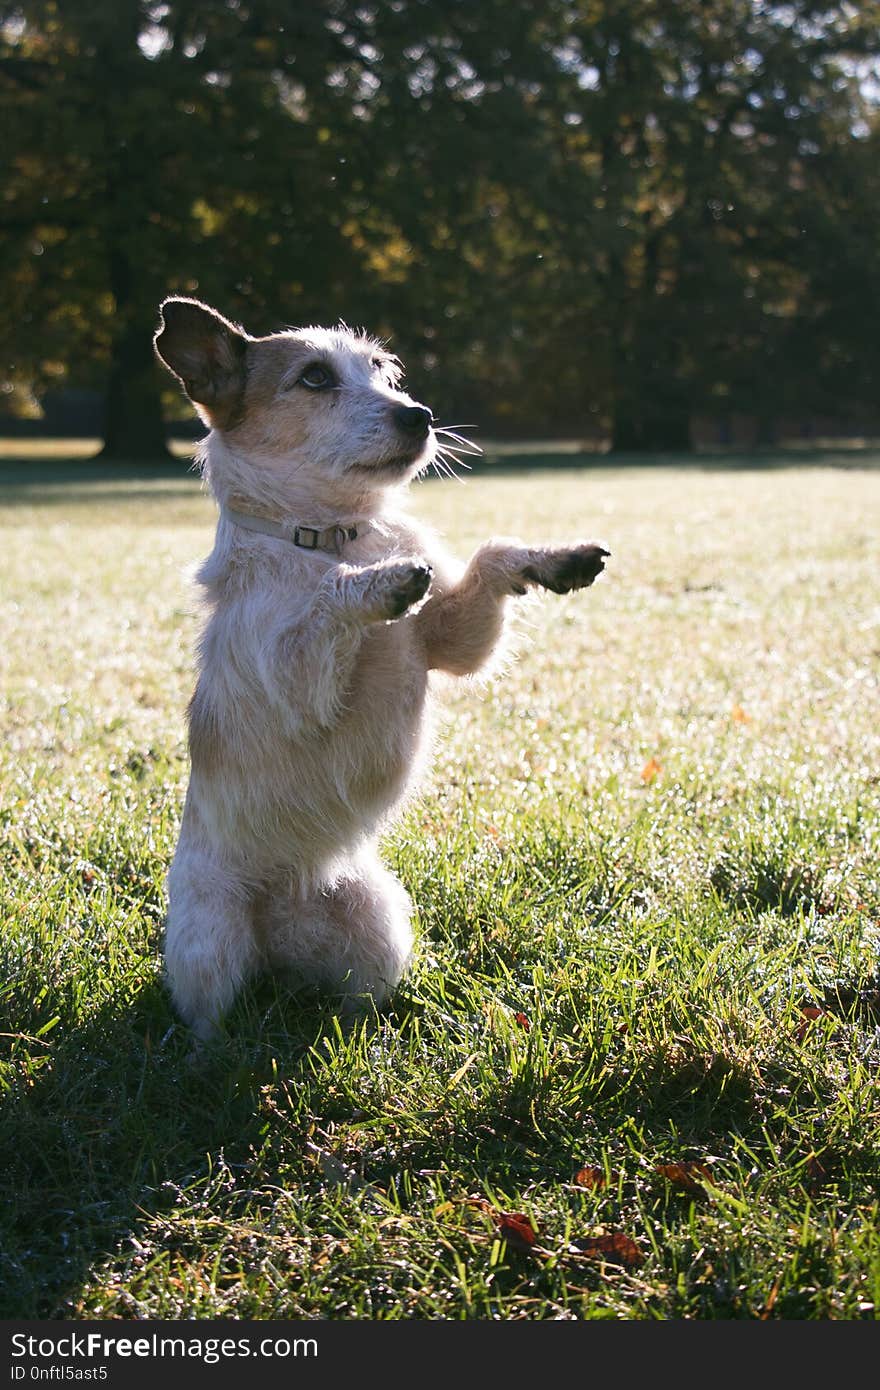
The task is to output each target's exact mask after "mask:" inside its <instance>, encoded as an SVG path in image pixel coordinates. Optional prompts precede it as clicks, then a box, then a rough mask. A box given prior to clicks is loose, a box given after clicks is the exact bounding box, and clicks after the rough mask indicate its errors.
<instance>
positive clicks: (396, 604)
mask: <svg viewBox="0 0 880 1390" xmlns="http://www.w3.org/2000/svg"><path fill="white" fill-rule="evenodd" d="M433 577H434V571H433V569H432V568H431V566H430V565H427V564H424V563H418V562H414V563H410V562H403V563H402V564H399V565H389V566H388V569H387V571H386V582H387V587H386V588H385V589H384V593H383V596H382V597H383V601H384V602H383V608H384V616H385V617H386V618H389V619H393V618H400V617H401V616H402V615H403V614H404V613H405V612H406V611H407V609H408V608H412V606H413V604H414V603H418V601H419V599H420V598H424V596H425V594H426V593H427V592H428V588H429V586H430V583H431V580H432V579H433Z"/></svg>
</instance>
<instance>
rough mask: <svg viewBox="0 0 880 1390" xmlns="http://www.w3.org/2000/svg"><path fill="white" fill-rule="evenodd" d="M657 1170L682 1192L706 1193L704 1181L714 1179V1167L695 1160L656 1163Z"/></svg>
mask: <svg viewBox="0 0 880 1390" xmlns="http://www.w3.org/2000/svg"><path fill="white" fill-rule="evenodd" d="M654 1168H655V1172H657V1173H659V1174H660V1176H661V1178H665V1179H666V1181H667V1182H668V1183H669V1185H670V1186H671V1187H677V1188H679V1189H680V1190H681V1191H682V1192H700V1193H703V1194H704V1195H705V1190H706V1189H705V1188H704V1187H703V1181H702V1180H707V1181H708V1182H711V1181H712V1169H711V1168H710V1167H709V1165H708V1164H707V1163H696V1162H694V1161H693V1160H691V1161H689V1162H687V1163H656V1164H655V1165H654Z"/></svg>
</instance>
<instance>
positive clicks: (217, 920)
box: [165, 843, 262, 1041]
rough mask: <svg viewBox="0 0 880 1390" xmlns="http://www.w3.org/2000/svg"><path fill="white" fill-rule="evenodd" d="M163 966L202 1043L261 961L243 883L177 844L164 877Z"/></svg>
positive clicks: (199, 851) (180, 1008)
mask: <svg viewBox="0 0 880 1390" xmlns="http://www.w3.org/2000/svg"><path fill="white" fill-rule="evenodd" d="M168 896H169V901H168V916H167V920H166V925H165V968H166V972H167V977H168V984H169V987H170V989H171V995H172V998H173V999H174V1003H175V1004H176V1006H177V1009H178V1011H179V1013H180V1014H181V1016H182V1017H183V1019H184V1020H185V1022H187V1023H188V1024H189V1025H190V1027H191V1028H192V1030H193V1032H194V1033H195V1035H196V1037H197V1038H198V1039H199V1040H201V1041H207V1040H208V1039H209V1038H211V1037H212V1036H213V1035H214V1034H215V1033H216V1031H217V1026H218V1024H219V1022H220V1020H221V1019H222V1017H223V1015H224V1014H225V1013H226V1011H227V1009H228V1008H229V1006H230V1005H231V1004H232V1001H233V1000H234V998H235V996H236V995H237V994H238V992H239V990H240V989H241V987H242V985H243V984H244V983H245V982H246V981H247V980H248V979H250V978H251V977H252V976H253V975H255V974H256V973H257V970H258V969H259V968H260V965H261V963H262V961H261V952H260V948H259V945H258V942H257V939H256V937H255V935H254V923H253V904H252V900H251V893H250V890H249V888H248V886H247V885H246V884H245V883H244V882H243V881H242V879H241V877H240V876H238V875H236V874H235V873H234V872H233V871H232V870H230V869H229V868H228V867H224V866H223V865H222V864H220V863H218V862H217V860H216V859H214V858H213V857H212V856H211V855H210V854H208V853H206V852H205V851H204V850H202V849H199V848H196V847H194V846H193V845H191V844H186V843H182V844H181V845H180V846H179V847H178V850H177V853H176V855H175V857H174V862H173V864H172V866H171V871H170V873H169V875H168Z"/></svg>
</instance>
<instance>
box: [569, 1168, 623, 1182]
mask: <svg viewBox="0 0 880 1390" xmlns="http://www.w3.org/2000/svg"><path fill="white" fill-rule="evenodd" d="M610 1177H611V1181H612V1182H616V1181H617V1177H618V1175H617V1173H615V1172H614V1170H613V1169H612V1170H611V1173H610ZM574 1180H575V1182H576V1183H577V1185H578V1187H607V1186H608V1176H606V1173H605V1169H604V1168H593V1167H591V1166H589V1165H588V1166H587V1167H586V1168H579V1169H578V1171H577V1172H576V1173H575V1175H574Z"/></svg>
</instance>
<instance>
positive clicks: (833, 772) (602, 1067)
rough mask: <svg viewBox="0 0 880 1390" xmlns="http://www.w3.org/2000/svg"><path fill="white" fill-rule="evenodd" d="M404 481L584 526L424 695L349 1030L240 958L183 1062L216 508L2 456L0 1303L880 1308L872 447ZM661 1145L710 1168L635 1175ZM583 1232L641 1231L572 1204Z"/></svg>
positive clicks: (453, 533) (54, 1307)
mask: <svg viewBox="0 0 880 1390" xmlns="http://www.w3.org/2000/svg"><path fill="white" fill-rule="evenodd" d="M67 457H70V455H69V454H68V455H67ZM53 477H54V475H53ZM413 502H414V507H415V510H416V511H417V512H418V513H419V514H421V515H422V516H424V517H425V518H427V519H429V520H430V521H432V522H433V523H434V524H435V525H437V526H438V527H439V528H440V529H441V530H442V531H444V532H445V533H446V535H447V537H448V539H449V541H450V544H451V545H452V548H453V549H455V550H456V551H457V552H459V553H460V554H462V555H464V554H466V553H467V552H468V550H469V549H471V548H472V547H473V546H474V545H475V544H477V543H478V542H479V541H480V540H482V539H483V538H484V537H485V536H486V535H487V534H488V533H490V532H496V533H499V534H511V533H519V534H520V535H522V536H523V537H525V538H529V539H535V540H537V539H548V540H563V539H566V538H570V537H593V536H595V537H597V538H599V539H602V540H604V541H605V542H606V543H607V544H608V546H609V548H610V549H611V550H612V552H613V559H612V560H611V561H610V562H609V566H608V572H607V574H606V576H604V577H603V578H602V579H601V580H600V581H599V582H598V583H597V584H596V586H595V587H594V589H593V590H591V591H589V592H588V593H586V594H582V595H573V596H571V597H568V598H564V599H559V598H555V597H552V596H547V597H546V598H541V599H539V600H537V601H535V602H534V603H531V604H530V605H528V606H527V607H526V609H525V616H524V621H523V624H522V627H523V631H524V639H525V640H524V643H523V647H522V650H521V653H520V656H519V659H518V660H517V662H516V664H515V665H514V666H513V667H512V668H511V669H510V671H509V672H508V673H507V675H505V676H504V677H503V678H501V679H498V680H496V681H494V682H493V683H492V684H491V685H489V686H488V687H487V688H486V689H484V690H481V689H477V688H473V687H468V686H462V685H458V686H455V687H452V688H450V689H448V690H447V691H446V692H445V694H444V706H445V709H446V714H447V717H446V718H445V719H444V721H443V722H442V725H441V728H440V733H439V736H438V745H437V751H436V757H435V761H434V765H433V769H432V773H431V776H430V779H429V781H428V784H427V786H426V788H425V790H424V793H423V795H422V796H421V797H420V798H419V800H418V801H416V802H414V803H413V805H412V806H411V807H410V808H409V810H408V812H407V814H406V816H405V817H404V819H403V821H402V822H401V824H400V825H399V827H398V828H397V829H396V830H395V831H394V833H393V834H392V835H391V836H389V837H388V839H387V840H386V842H385V845H384V851H385V855H386V857H387V859H388V861H389V862H390V863H391V864H392V865H393V866H395V868H396V869H397V871H398V872H399V873H400V875H401V876H402V878H403V879H404V881H405V882H406V884H407V886H408V888H409V889H410V891H411V893H412V894H413V897H414V898H415V901H416V903H417V905H418V912H419V920H418V929H419V944H418V950H417V954H416V958H415V961H414V965H413V969H412V972H411V974H410V976H409V977H408V979H407V981H406V983H405V985H404V986H403V988H402V989H401V991H400V993H399V996H398V998H397V1000H396V1003H395V1007H394V1009H393V1011H391V1013H390V1014H389V1015H388V1016H386V1017H384V1018H382V1019H380V1020H372V1021H370V1022H368V1023H367V1024H365V1025H364V1026H358V1027H356V1028H355V1029H354V1030H353V1031H351V1032H347V1033H343V1032H342V1031H340V1029H339V1027H338V1025H337V1024H336V1022H335V1020H334V1018H333V1015H332V1013H331V1012H330V1011H329V1010H328V1009H327V1008H326V1007H325V1006H324V1005H323V1003H322V1001H320V1000H316V999H311V998H308V999H303V998H301V999H299V1000H297V999H294V998H293V997H292V996H290V995H289V994H288V993H286V992H285V990H284V989H283V987H281V986H276V985H274V984H272V983H271V982H267V983H265V984H264V985H262V986H260V987H259V988H257V989H256V990H254V991H253V992H251V993H250V994H249V995H248V996H247V997H246V998H245V999H243V1000H242V1002H241V1004H240V1006H239V1007H238V1008H237V1010H236V1012H235V1014H234V1016H233V1018H232V1019H231V1020H230V1022H229V1031H228V1037H227V1039H226V1041H225V1044H224V1047H223V1048H222V1049H221V1050H220V1051H219V1052H218V1053H217V1055H216V1056H214V1057H213V1058H212V1059H211V1060H210V1062H209V1063H207V1064H206V1065H205V1066H204V1067H203V1068H202V1070H201V1071H195V1072H194V1071H192V1070H191V1069H190V1068H188V1066H187V1061H186V1057H187V1050H188V1043H187V1039H186V1037H185V1036H184V1034H183V1032H182V1030H181V1029H179V1028H178V1027H177V1026H176V1024H175V1021H174V1017H173V1014H172V1011H171V1009H170V1006H169V1003H168V999H167V996H166V994H165V991H164V989H163V987H162V982H161V973H160V964H159V961H160V956H159V952H160V943H161V924H162V913H163V877H164V873H165V870H166V868H167V864H168V861H169V858H170V855H171V852H172V850H173V845H174V841H175V835H176V830H177V825H178V821H179V815H180V807H181V802H182V796H183V791H184V788H185V781H186V750H185V742H184V722H183V716H184V710H185V706H186V701H187V699H188V696H189V693H190V687H191V682H192V666H191V650H192V642H193V637H194V632H195V616H194V612H193V604H192V596H191V591H190V589H189V587H188V582H187V580H186V577H185V572H186V570H187V568H188V567H189V566H191V565H192V564H193V562H195V561H196V560H197V559H198V558H199V557H200V556H201V555H203V554H204V553H205V551H206V549H207V548H208V546H209V544H210V536H211V529H212V524H213V508H212V505H211V504H210V502H209V501H208V500H207V499H206V498H205V497H203V496H202V495H201V494H200V492H199V489H198V484H197V483H196V481H195V480H194V479H192V478H189V477H188V476H186V475H185V474H184V475H182V476H181V477H174V476H162V477H161V478H158V479H155V480H152V481H149V480H144V479H143V478H137V477H129V478H125V479H121V480H118V481H113V480H112V479H104V480H101V479H97V480H93V481H89V482H82V483H79V484H77V485H76V486H72V485H70V484H66V483H64V482H63V481H58V480H57V479H56V480H55V481H53V482H51V483H49V484H47V485H46V486H45V487H43V488H41V487H38V486H29V485H28V484H27V483H23V482H20V483H19V484H18V485H17V486H9V485H7V486H6V488H5V489H4V490H3V491H2V492H0V622H2V632H3V637H4V640H3V644H2V647H0V671H2V703H0V717H2V728H3V735H4V744H3V753H2V755H0V835H2V839H0V846H2V857H0V875H2V880H0V881H2V889H0V891H2V914H3V937H2V944H0V949H2V956H3V961H2V971H0V1033H2V1034H3V1037H2V1039H0V1042H2V1044H3V1057H4V1060H3V1062H2V1064H0V1095H2V1105H3V1116H2V1120H0V1145H2V1150H0V1184H2V1188H0V1194H2V1198H3V1200H2V1202H0V1285H2V1290H3V1291H2V1295H0V1314H3V1315H6V1316H12V1315H17V1316H23V1315H31V1316H33V1315H38V1316H53V1315H55V1316H58V1315H66V1316H83V1317H115V1316H123V1317H131V1316H137V1317H164V1318H176V1317H191V1316H192V1317H215V1316H237V1317H337V1318H385V1317H389V1318H395V1317H430V1318H436V1317H453V1318H469V1317H475V1318H484V1317H501V1318H505V1319H514V1318H543V1317H572V1316H573V1317H578V1318H591V1317H608V1316H612V1317H625V1318H656V1317H661V1318H669V1317H697V1318H711V1317H721V1318H732V1317H745V1318H748V1317H761V1316H767V1317H771V1318H774V1317H789V1318H792V1317H794V1318H816V1317H837V1318H847V1319H852V1318H862V1317H867V1318H874V1317H876V1315H877V1309H878V1307H880V1235H878V1220H877V1218H878V1183H880V1164H878V1119H880V1094H878V1083H877V1066H878V1059H880V1042H878V1036H880V1035H878V1029H877V1021H878V1016H880V1011H878V1002H880V1000H878V981H877V951H878V948H880V885H878V873H877V864H878V850H880V845H878V827H880V756H878V755H880V719H878V714H880V702H878V669H880V589H878V582H877V576H878V574H880V472H876V471H872V469H871V468H869V467H856V468H850V469H847V470H836V469H832V468H823V467H815V466H814V467H809V468H773V469H768V470H753V469H748V468H737V467H736V466H734V465H733V464H732V463H731V462H730V461H727V462H726V463H725V465H724V466H723V467H722V468H719V469H718V470H712V469H706V470H703V469H700V468H695V467H685V466H682V467H680V468H675V467H667V468H663V469H648V468H643V469H637V468H627V469H617V468H613V467H610V466H607V465H601V466H597V467H596V468H595V469H586V470H583V471H577V470H575V469H571V470H567V469H555V470H554V469H550V468H547V469H540V470H535V471H527V472H520V473H511V474H504V475H500V476H497V477H488V476H483V475H480V474H479V473H478V474H477V476H476V477H474V478H473V479H471V480H470V481H469V482H468V484H467V485H466V486H458V485H456V484H452V483H445V484H439V483H434V482H432V483H428V484H425V485H420V486H419V487H417V488H416V490H415V492H414V494H413ZM805 1006H806V1007H808V1008H811V1009H812V1010H813V1011H814V1013H816V1016H815V1017H813V1016H811V1015H809V1014H808V1015H805V1014H804V1013H803V1012H802V1010H803V1008H804V1007H805ZM817 1011H818V1012H817ZM691 1159H693V1160H698V1161H699V1162H701V1163H705V1164H708V1165H709V1167H710V1169H711V1174H712V1178H711V1183H710V1185H709V1189H708V1191H707V1192H705V1193H704V1194H693V1193H687V1192H684V1191H680V1190H677V1189H676V1188H674V1187H672V1186H670V1185H669V1183H667V1182H666V1181H665V1180H664V1179H663V1178H662V1177H661V1176H660V1174H658V1172H657V1171H656V1166H657V1165H658V1164H662V1163H672V1162H678V1161H684V1160H691ZM585 1165H591V1166H599V1167H601V1168H603V1169H606V1170H607V1172H608V1174H609V1181H608V1182H607V1184H606V1185H605V1186H596V1187H592V1188H587V1187H584V1186H583V1185H581V1184H579V1183H578V1182H577V1181H576V1180H575V1179H576V1175H577V1173H578V1171H579V1170H580V1169H581V1168H582V1167H584V1166H585ZM493 1211H494V1212H496V1213H497V1212H499V1211H513V1212H524V1213H527V1214H528V1215H529V1216H530V1217H531V1220H532V1222H533V1223H534V1226H535V1228H536V1229H537V1231H538V1239H537V1242H536V1246H535V1248H534V1250H533V1251H532V1252H531V1253H529V1252H526V1251H519V1250H516V1249H513V1248H511V1247H510V1246H507V1245H503V1244H501V1243H500V1242H499V1238H498V1226H497V1221H496V1220H493ZM609 1230H620V1231H623V1232H625V1233H626V1234H628V1235H629V1236H630V1237H631V1238H632V1239H633V1240H634V1241H635V1242H636V1244H637V1245H638V1247H639V1249H640V1251H641V1255H642V1262H641V1263H640V1264H638V1265H635V1264H634V1265H633V1266H631V1267H622V1266H619V1265H610V1264H602V1263H600V1262H597V1261H596V1260H595V1259H593V1258H590V1257H589V1256H586V1255H584V1254H583V1253H581V1252H579V1251H578V1250H577V1248H576V1247H575V1246H574V1245H573V1242H574V1241H575V1240H577V1239H580V1238H583V1237H585V1236H588V1235H590V1234H591V1233H595V1232H597V1231H598V1232H601V1231H609Z"/></svg>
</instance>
